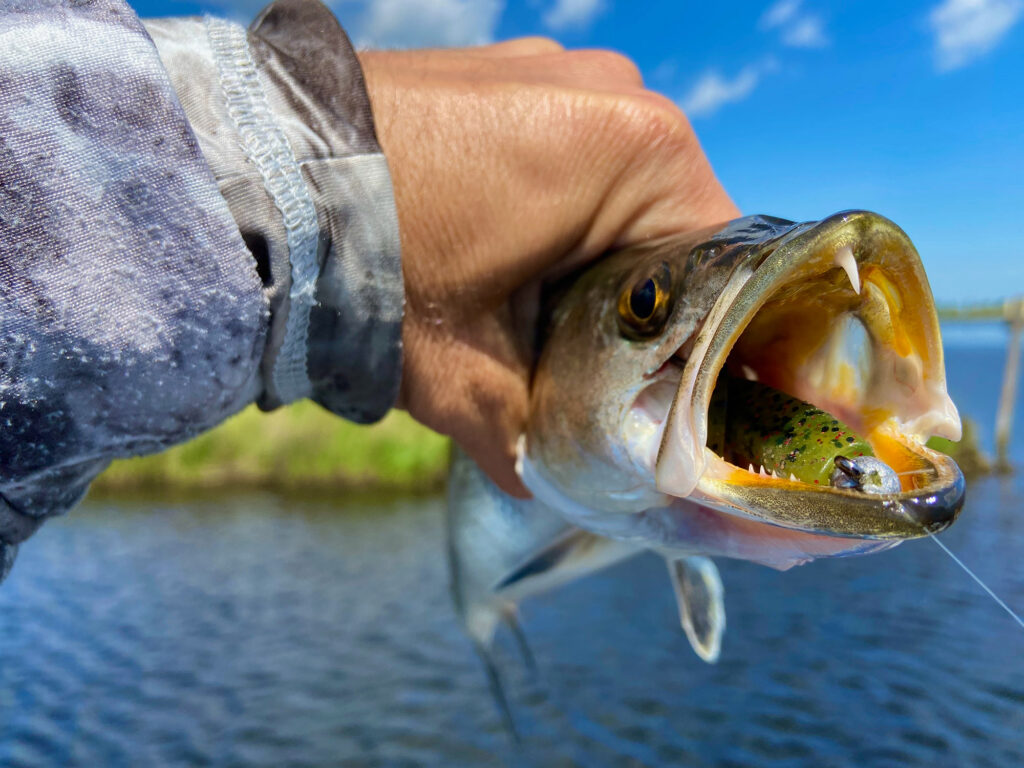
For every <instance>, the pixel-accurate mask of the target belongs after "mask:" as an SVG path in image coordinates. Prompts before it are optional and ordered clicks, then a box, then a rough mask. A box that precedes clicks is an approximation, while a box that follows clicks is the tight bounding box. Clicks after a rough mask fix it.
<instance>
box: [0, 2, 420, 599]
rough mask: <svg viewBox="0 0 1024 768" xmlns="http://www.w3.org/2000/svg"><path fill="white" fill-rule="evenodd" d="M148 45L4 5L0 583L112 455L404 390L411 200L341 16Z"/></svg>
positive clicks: (200, 30)
mask: <svg viewBox="0 0 1024 768" xmlns="http://www.w3.org/2000/svg"><path fill="white" fill-rule="evenodd" d="M150 31H151V33H152V39H151V37H150V36H149V35H148V34H147V31H146V29H145V28H144V27H143V26H142V24H141V23H140V22H139V20H138V19H137V18H136V17H135V15H134V14H133V13H132V12H131V11H130V10H129V8H128V7H127V5H125V3H124V2H123V0H92V2H89V3H82V2H78V1H77V0H17V2H7V0H0V579H2V578H3V576H5V575H6V572H7V571H8V570H9V568H10V565H11V562H12V561H13V558H14V554H15V552H16V547H17V545H18V543H19V542H21V541H22V540H24V539H25V538H27V537H28V536H29V535H31V534H32V532H33V531H34V530H35V529H36V528H37V527H38V526H39V524H40V523H41V521H42V520H43V519H44V518H46V517H48V516H51V515H55V514H61V513H63V512H66V511H67V510H68V509H69V508H70V507H72V506H73V505H74V504H75V503H76V502H77V501H78V500H79V499H80V498H81V496H82V495H83V494H84V493H85V491H86V489H87V487H88V484H89V483H90V482H91V480H92V479H93V478H94V477H95V476H96V475H97V474H98V473H99V472H100V471H101V470H102V469H103V468H104V467H105V466H106V465H107V463H108V462H109V461H110V460H111V459H112V458H116V457H120V456H129V455H136V454H140V453H147V452H153V451H158V450H161V449H163V448H165V447H167V446H168V445H171V444H173V443H176V442H180V441H183V440H185V439H188V438H190V437H192V436H194V435H196V434H198V433H199V432H201V431H203V430H205V429H208V428H210V427H212V426H213V425H215V424H216V423H218V422H219V421H221V420H223V419H224V418H226V417H227V416H228V415H230V414H232V413H234V412H235V411H237V410H239V409H241V408H242V407H244V406H245V405H246V404H247V403H250V402H252V401H254V400H256V401H258V402H260V404H261V405H262V406H264V407H273V406H275V405H278V404H281V403H285V402H289V401H291V400H294V399H297V398H300V397H307V396H309V397H313V398H314V399H317V400H318V401H320V402H321V403H322V404H324V405H325V406H327V407H328V408H330V409H331V410H333V411H335V412H338V413H340V414H342V415H345V416H347V417H349V418H353V419H357V420H361V421H369V420H373V419H375V418H379V417H380V416H381V415H382V414H383V413H384V412H385V411H386V410H387V409H388V408H389V407H390V405H391V404H392V402H393V400H394V397H395V393H396V391H397V386H398V377H399V374H400V370H401V348H400V330H401V328H400V326H401V317H402V296H403V291H402V283H401V271H400V265H399V249H398V234H397V222H396V218H395V212H394V202H393V200H392V196H391V188H390V181H389V177H388V173H387V167H386V165H385V163H384V160H383V157H382V156H381V154H380V150H379V147H378V145H377V143H376V140H375V137H374V133H373V128H372V122H371V117H370V111H369V104H368V101H367V97H366V94H365V89H364V87H363V85H362V80H361V74H360V71H359V69H358V65H357V63H356V61H355V57H354V55H353V54H352V51H351V47H350V46H349V45H348V42H347V40H346V39H345V38H344V35H343V33H342V32H341V30H340V28H339V27H338V25H337V23H336V22H335V21H334V19H333V17H332V16H330V14H329V13H328V12H327V11H326V9H324V8H323V7H322V6H320V5H319V4H318V3H315V2H312V1H311V0H310V1H307V2H302V1H300V0H286V1H285V2H280V3H277V4H275V5H273V6H271V7H270V8H268V9H267V11H265V12H264V13H263V14H262V15H261V16H260V18H259V19H258V20H257V22H256V23H255V24H254V25H253V27H252V28H251V29H250V30H249V31H248V32H246V31H245V30H243V29H241V28H240V27H237V26H236V25H233V24H230V23H228V22H223V21H219V20H214V19H208V20H205V21H204V20H178V21H161V22H154V23H153V24H152V25H151V27H150ZM154 41H155V42H156V43H157V48H154V45H153V43H154ZM158 51H159V52H158ZM183 106H184V109H183Z"/></svg>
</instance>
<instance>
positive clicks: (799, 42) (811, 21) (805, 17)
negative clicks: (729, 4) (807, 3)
mask: <svg viewBox="0 0 1024 768" xmlns="http://www.w3.org/2000/svg"><path fill="white" fill-rule="evenodd" d="M802 5H803V0H779V1H778V2H777V3H775V4H774V5H772V6H769V7H768V9H767V10H765V12H764V13H762V14H761V19H760V21H758V23H757V25H758V26H759V27H760V28H761V29H764V30H768V29H778V30H779V36H780V38H781V40H782V44H783V45H788V46H791V47H793V48H824V47H825V46H827V45H828V43H829V40H828V35H826V34H825V23H824V22H823V21H822V20H821V17H820V16H817V15H815V14H813V13H807V12H806V11H804V10H803V9H802V8H801V6H802Z"/></svg>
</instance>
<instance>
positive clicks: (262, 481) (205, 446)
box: [93, 401, 449, 495]
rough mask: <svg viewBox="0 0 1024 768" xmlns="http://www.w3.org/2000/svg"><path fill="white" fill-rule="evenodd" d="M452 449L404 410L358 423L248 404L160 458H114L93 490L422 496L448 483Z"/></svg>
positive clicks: (306, 409)
mask: <svg viewBox="0 0 1024 768" xmlns="http://www.w3.org/2000/svg"><path fill="white" fill-rule="evenodd" d="M448 451H449V448H448V440H447V438H444V437H442V436H441V435H438V434H437V433H435V432H432V431H430V430H429V429H427V428H426V427H423V426H421V425H419V424H417V423H416V422H415V421H413V419H412V418H411V417H410V416H409V415H408V414H406V413H404V412H401V411H393V412H392V413H390V414H388V416H387V417H386V418H385V419H384V420H383V421H381V422H380V423H378V424H374V425H372V426H361V425H358V424H352V423H350V422H347V421H345V420H344V419H340V418H338V417H336V416H334V415H332V414H330V413H328V412H327V411H325V410H324V409H323V408H321V407H320V406H318V405H315V404H314V403H311V402H308V401H304V402H300V403H295V404H294V405H291V406H288V407H287V408H279V409H277V410H276V411H273V412H272V413H264V412H262V411H260V410H259V409H257V408H256V407H255V406H250V407H249V408H246V409H245V410H243V411H242V412H241V413H238V414H236V415H235V416H233V417H232V418H230V419H228V420H227V421H225V422H224V423H223V424H221V425H220V426H218V427H217V428H216V429H213V430H210V431H209V432H206V433H204V434H202V435H200V436H199V437H196V438H195V439H193V440H190V441H189V442H187V443H183V444H182V445H178V446H175V447H174V448H171V449H169V450H167V451H164V452H163V453H159V454H154V455H151V456H143V457H139V458H132V459H122V460H119V461H115V462H114V463H113V464H111V465H110V467H109V468H108V469H107V470H106V471H105V472H104V473H103V474H102V475H100V477H99V478H98V479H97V480H96V482H95V484H94V486H93V488H94V492H95V494H97V495H104V494H112V493H122V492H149V491H158V490H159V491H164V490H173V491H175V492H180V491H216V490H231V489H239V488H252V489H265V490H274V491H288V492H295V491H303V492H309V493H317V492H320V493H327V492H332V491H339V490H345V491H376V490H384V489H388V490H394V491H402V492H410V493H412V492H424V491H430V490H436V489H438V488H441V487H442V486H443V485H444V478H445V472H446V470H447V466H448Z"/></svg>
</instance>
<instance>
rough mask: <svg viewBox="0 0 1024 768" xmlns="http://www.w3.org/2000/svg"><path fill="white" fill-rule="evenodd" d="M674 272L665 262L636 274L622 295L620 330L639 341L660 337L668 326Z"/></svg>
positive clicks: (620, 298) (620, 302)
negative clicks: (658, 335) (666, 324)
mask: <svg viewBox="0 0 1024 768" xmlns="http://www.w3.org/2000/svg"><path fill="white" fill-rule="evenodd" d="M671 297H672V275H671V272H670V271H669V268H668V264H666V263H665V262H662V263H660V264H658V265H656V266H655V267H654V268H653V269H648V270H646V271H644V272H641V273H640V274H639V275H634V276H633V278H632V279H631V280H629V281H628V282H627V283H626V286H625V287H624V288H623V289H622V293H621V294H620V295H619V329H620V330H621V331H622V333H623V335H624V336H626V337H627V338H631V339H635V340H638V341H639V340H643V339H649V338H651V337H652V336H656V335H657V334H659V333H660V332H661V330H662V329H663V328H664V327H665V323H666V322H667V321H668V316H669V313H670V309H671V306H670V305H671Z"/></svg>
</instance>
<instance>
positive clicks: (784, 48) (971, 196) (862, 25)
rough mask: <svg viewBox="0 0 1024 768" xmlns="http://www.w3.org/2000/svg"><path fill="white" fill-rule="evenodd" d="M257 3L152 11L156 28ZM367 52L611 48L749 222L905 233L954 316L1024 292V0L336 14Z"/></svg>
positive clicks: (459, 1) (498, 4)
mask: <svg viewBox="0 0 1024 768" xmlns="http://www.w3.org/2000/svg"><path fill="white" fill-rule="evenodd" d="M261 5H262V4H261V3H260V2H252V1H251V0H221V1H220V2H217V1H213V0H211V1H210V2H196V3H193V2H188V3H180V2H161V1H160V0H156V1H154V0H146V1H142V0H139V1H137V2H135V3H133V6H134V7H135V8H136V10H138V11H139V13H140V14H141V15H143V16H146V15H167V14H182V13H194V12H196V11H199V10H203V11H212V12H215V13H216V12H219V13H223V14H227V15H230V16H234V17H236V18H239V19H247V18H249V17H251V16H252V15H253V14H254V13H255V12H256V11H257V10H258V9H259V8H260V6H261ZM331 7H332V8H333V9H334V11H335V13H336V14H337V15H338V17H339V19H341V21H342V24H343V25H344V26H345V27H346V29H347V30H348V31H349V33H350V35H351V36H352V37H353V39H354V40H355V41H356V42H357V43H358V44H361V45H364V46H373V45H377V46H387V47H413V46H417V45H438V44H440V45H460V44H469V43H480V42H487V41H491V40H502V39H506V38H510V37H516V36H520V35H527V34H544V35H549V36H553V37H555V38H557V39H559V40H560V41H562V42H563V43H564V44H566V45H567V46H568V47H571V48H582V47H602V48H612V49H615V50H618V51H620V52H622V53H625V54H626V55H628V56H630V57H631V58H632V59H633V60H634V61H636V62H637V64H638V65H639V66H640V69H641V71H642V72H643V73H644V77H645V80H646V82H647V84H648V86H649V87H651V88H653V89H655V90H658V91H661V92H662V93H665V94H666V95H668V96H670V97H672V98H673V99H675V100H676V101H677V102H678V103H679V104H680V105H681V106H683V107H684V109H686V110H687V111H688V113H689V114H690V116H691V119H692V121H693V124H694V127H695V128H696V130H697V133H698V135H699V136H700V138H701V141H702V143H703V145H704V148H705V150H706V151H707V153H708V155H709V157H710V158H711V162H712V164H713V165H714V167H715V169H716V171H717V172H718V175H719V177H720V178H721V179H722V182H723V183H724V184H725V186H726V188H727V189H728V190H729V191H730V193H731V194H732V196H733V197H734V199H735V200H736V202H737V203H738V204H739V206H740V207H741V208H742V209H743V210H744V211H745V212H747V213H771V214H774V215H777V216H783V217H786V218H791V219H801V220H803V219H816V218H821V217H822V216H826V215H828V214H830V213H833V212H835V211H838V210H842V209H844V208H868V209H871V210H875V211H878V212H879V213H882V214H884V215H886V216H888V217H889V218H891V219H893V220H894V221H895V222H896V223H897V224H899V225H900V226H902V227H903V228H904V229H905V230H906V231H907V232H908V233H909V234H910V236H911V238H912V239H913V240H914V242H915V243H916V244H917V246H918V250H919V251H920V252H921V255H922V257H923V258H924V261H925V265H926V267H927V268H928V272H929V276H930V278H931V282H932V287H933V290H934V293H935V295H936V299H938V300H939V301H942V302H956V301H961V302H962V301H977V300H985V299H998V298H1002V297H1004V296H1007V295H1011V294H1019V293H1024V243H1022V242H1021V240H1022V237H1024V233H1022V231H1021V230H1024V0H921V1H917V0H910V1H908V2H891V0H890V2H878V1H875V0H861V1H860V2H845V3H841V2H827V1H825V0H800V1H798V2H794V0H779V1H777V2H730V1H728V0H725V1H722V2H717V3H696V2H685V1H682V0H676V1H675V2H661V1H659V2H635V1H634V2H625V0H337V1H336V2H333V3H331Z"/></svg>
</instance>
